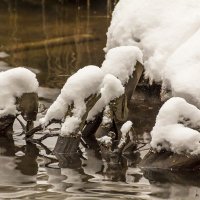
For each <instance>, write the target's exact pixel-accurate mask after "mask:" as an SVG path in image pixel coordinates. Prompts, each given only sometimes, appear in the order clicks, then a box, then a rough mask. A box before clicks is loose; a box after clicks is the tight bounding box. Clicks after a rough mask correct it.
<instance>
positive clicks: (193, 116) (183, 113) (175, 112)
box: [150, 97, 200, 154]
mask: <svg viewBox="0 0 200 200" xmlns="http://www.w3.org/2000/svg"><path fill="white" fill-rule="evenodd" d="M199 127H200V110H199V109H198V108H197V107H195V106H194V105H191V104H189V103H187V102H186V101H185V100H184V99H183V98H180V97H173V98H171V99H169V100H168V101H167V102H166V103H165V104H164V105H163V106H162V107H161V109H160V111H159V113H158V116H157V119H156V124H155V126H154V128H153V130H152V131H151V136H152V141H151V143H150V144H151V146H152V148H153V149H155V150H156V151H158V152H159V151H160V150H162V149H165V150H169V151H172V152H174V153H190V154H199V153H200V133H199V132H198V129H199Z"/></svg>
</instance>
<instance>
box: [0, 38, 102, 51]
mask: <svg viewBox="0 0 200 200" xmlns="http://www.w3.org/2000/svg"><path fill="white" fill-rule="evenodd" d="M96 40H98V38H97V37H94V36H93V35H90V34H80V35H72V36H65V37H58V38H51V39H46V40H42V41H37V42H29V43H22V44H17V45H16V46H10V47H2V48H0V50H1V51H5V52H9V53H10V52H21V51H26V50H34V49H42V48H45V47H46V46H48V47H55V46H61V45H69V44H74V43H83V42H89V41H96Z"/></svg>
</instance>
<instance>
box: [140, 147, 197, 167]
mask: <svg viewBox="0 0 200 200" xmlns="http://www.w3.org/2000/svg"><path fill="white" fill-rule="evenodd" d="M140 167H141V168H143V169H162V170H163V169H165V170H175V171H177V170H191V171H193V170H199V169H200V156H199V155H186V154H175V153H172V152H169V151H163V152H160V153H155V152H153V151H152V150H150V151H149V152H148V154H147V155H146V156H145V157H144V158H143V160H142V161H141V163H140Z"/></svg>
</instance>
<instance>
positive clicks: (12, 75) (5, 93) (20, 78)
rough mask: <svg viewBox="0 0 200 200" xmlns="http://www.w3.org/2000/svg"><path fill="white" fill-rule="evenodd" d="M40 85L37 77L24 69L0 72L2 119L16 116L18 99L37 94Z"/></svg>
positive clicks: (0, 113) (0, 112) (0, 109)
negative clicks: (29, 94)
mask: <svg viewBox="0 0 200 200" xmlns="http://www.w3.org/2000/svg"><path fill="white" fill-rule="evenodd" d="M38 85H39V84H38V81H37V79H36V75H35V74H34V73H32V72H31V71H30V70H28V69H25V68H23V67H18V68H14V69H10V70H7V71H5V72H0V89H1V93H0V118H1V117H5V116H8V115H16V114H17V108H16V98H19V97H21V96H22V94H24V93H33V92H37V89H38Z"/></svg>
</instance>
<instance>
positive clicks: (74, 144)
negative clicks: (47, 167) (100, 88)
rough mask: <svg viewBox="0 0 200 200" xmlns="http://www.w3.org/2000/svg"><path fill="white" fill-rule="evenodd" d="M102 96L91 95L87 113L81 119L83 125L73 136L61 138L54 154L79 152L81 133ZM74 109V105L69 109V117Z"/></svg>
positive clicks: (87, 104) (88, 100)
mask: <svg viewBox="0 0 200 200" xmlns="http://www.w3.org/2000/svg"><path fill="white" fill-rule="evenodd" d="M100 97H101V96H100V95H91V96H90V97H88V98H87V99H86V112H85V114H84V115H83V117H82V119H81V124H80V125H79V127H78V129H77V130H75V132H74V133H73V135H72V136H64V137H63V136H59V137H58V139H57V142H56V146H55V148H54V153H55V154H59V153H61V154H63V153H66V154H74V153H76V152H77V150H78V147H79V144H80V142H81V135H79V132H81V133H82V131H83V129H84V127H85V123H86V119H87V116H88V113H89V111H90V110H91V108H92V107H93V106H94V105H95V104H96V102H97V101H98V100H99V99H100ZM72 109H73V105H72V106H71V108H70V109H68V113H67V114H68V116H72V115H73V113H72V112H71V111H72Z"/></svg>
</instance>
